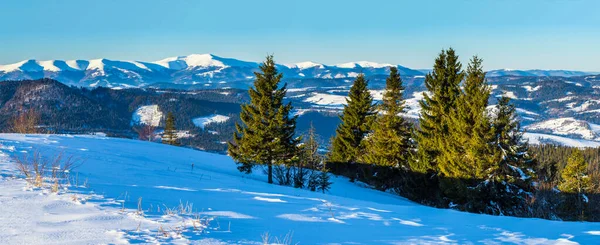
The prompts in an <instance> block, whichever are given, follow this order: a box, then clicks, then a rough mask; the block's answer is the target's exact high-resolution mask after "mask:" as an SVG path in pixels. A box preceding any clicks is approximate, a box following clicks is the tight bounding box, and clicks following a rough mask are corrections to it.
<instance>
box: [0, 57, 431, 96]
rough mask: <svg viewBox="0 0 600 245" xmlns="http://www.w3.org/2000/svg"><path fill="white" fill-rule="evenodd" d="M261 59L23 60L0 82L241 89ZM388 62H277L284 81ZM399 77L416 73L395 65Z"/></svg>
mask: <svg viewBox="0 0 600 245" xmlns="http://www.w3.org/2000/svg"><path fill="white" fill-rule="evenodd" d="M259 65H260V63H259V62H251V61H243V60H238V59H233V58H224V57H219V56H216V55H212V54H192V55H187V56H176V57H169V58H165V59H161V60H158V61H153V62H144V61H121V60H109V59H93V60H47V61H38V60H25V61H21V62H17V63H14V64H8V65H0V81H1V80H23V79H38V78H44V77H48V78H53V79H56V80H58V81H60V82H62V83H65V84H67V85H76V86H83V87H98V86H104V87H111V88H128V87H142V86H149V85H153V84H172V85H183V86H184V87H185V85H189V86H194V88H224V87H233V88H246V87H247V86H248V85H249V84H250V83H251V81H252V80H253V79H254V72H256V71H258V67H259ZM390 66H394V65H391V64H379V63H375V62H367V61H360V62H350V63H345V64H340V65H325V64H320V63H315V62H300V63H296V64H291V65H283V64H279V65H278V69H279V71H280V72H282V73H283V74H284V78H285V79H345V78H350V79H351V78H354V77H356V76H358V74H360V73H364V74H365V75H366V76H376V75H386V74H387V73H389V67H390ZM397 67H398V68H399V70H400V74H402V75H404V76H408V77H411V76H419V75H422V73H421V72H419V71H416V70H412V69H409V68H406V67H403V66H399V65H398V66H397Z"/></svg>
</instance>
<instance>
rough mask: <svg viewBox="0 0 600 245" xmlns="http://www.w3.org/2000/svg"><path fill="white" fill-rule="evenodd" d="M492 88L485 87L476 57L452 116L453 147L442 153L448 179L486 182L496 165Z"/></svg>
mask: <svg viewBox="0 0 600 245" xmlns="http://www.w3.org/2000/svg"><path fill="white" fill-rule="evenodd" d="M490 93H491V87H490V86H489V85H488V84H487V83H486V80H485V72H483V67H482V60H481V59H480V58H478V57H476V56H475V57H473V58H472V59H471V62H470V63H469V65H468V67H467V71H466V77H465V81H464V89H463V91H462V93H461V94H460V97H459V98H458V100H457V101H456V109H455V110H453V111H451V112H452V113H451V114H450V124H449V125H450V131H449V132H450V137H448V139H449V140H450V144H449V145H448V146H447V147H446V148H445V149H443V158H442V159H443V161H444V164H440V171H441V172H442V173H444V175H445V176H446V177H451V178H463V179H479V180H480V179H483V178H485V177H486V176H487V175H488V174H489V170H490V169H491V167H492V166H493V165H494V164H495V163H494V160H495V158H494V150H493V140H494V132H493V130H492V127H491V122H490V118H489V116H488V113H487V106H488V99H489V97H490Z"/></svg>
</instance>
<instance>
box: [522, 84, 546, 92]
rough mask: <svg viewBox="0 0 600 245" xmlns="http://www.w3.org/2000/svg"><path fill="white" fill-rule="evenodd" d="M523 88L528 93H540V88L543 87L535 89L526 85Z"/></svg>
mask: <svg viewBox="0 0 600 245" xmlns="http://www.w3.org/2000/svg"><path fill="white" fill-rule="evenodd" d="M523 88H525V89H526V90H527V92H535V91H538V90H539V89H540V88H542V86H540V85H538V86H535V87H531V86H529V85H525V86H523Z"/></svg>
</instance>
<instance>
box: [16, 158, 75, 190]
mask: <svg viewBox="0 0 600 245" xmlns="http://www.w3.org/2000/svg"><path fill="white" fill-rule="evenodd" d="M15 164H16V166H17V169H18V170H19V172H20V173H21V174H22V175H23V176H24V177H25V180H26V181H27V182H28V183H29V184H31V185H33V186H35V187H38V188H42V187H44V183H45V180H46V179H50V180H51V183H53V184H52V187H51V189H52V191H53V192H58V190H59V186H60V184H61V183H64V182H67V181H68V179H69V173H70V172H71V171H72V170H73V169H74V168H76V167H78V166H79V165H80V164H81V161H79V160H77V159H75V158H73V157H71V156H69V157H65V156H64V154H63V153H59V154H57V155H56V156H54V157H52V158H46V157H43V156H42V155H41V154H40V153H39V152H38V151H34V152H33V154H27V153H25V154H23V156H22V157H16V158H15Z"/></svg>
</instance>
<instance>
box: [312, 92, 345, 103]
mask: <svg viewBox="0 0 600 245" xmlns="http://www.w3.org/2000/svg"><path fill="white" fill-rule="evenodd" d="M304 102H309V103H313V104H315V105H320V106H342V105H345V104H346V96H343V95H335V94H326V93H311V96H310V97H308V98H306V99H304Z"/></svg>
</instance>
